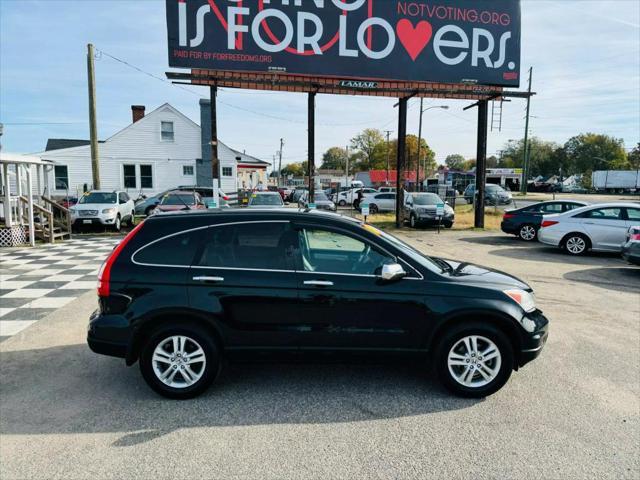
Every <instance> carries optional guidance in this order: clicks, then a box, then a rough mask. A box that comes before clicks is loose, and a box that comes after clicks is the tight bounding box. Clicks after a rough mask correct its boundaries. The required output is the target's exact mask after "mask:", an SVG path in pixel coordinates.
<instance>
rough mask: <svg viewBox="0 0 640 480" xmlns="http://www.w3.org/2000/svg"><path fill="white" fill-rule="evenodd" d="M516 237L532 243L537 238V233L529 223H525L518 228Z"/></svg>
mask: <svg viewBox="0 0 640 480" xmlns="http://www.w3.org/2000/svg"><path fill="white" fill-rule="evenodd" d="M518 236H519V237H520V238H521V239H522V240H524V241H525V242H533V241H534V240H535V239H536V237H537V236H538V231H537V230H536V228H535V227H534V226H533V225H531V224H530V223H526V224H524V225H522V226H521V227H520V230H519V231H518Z"/></svg>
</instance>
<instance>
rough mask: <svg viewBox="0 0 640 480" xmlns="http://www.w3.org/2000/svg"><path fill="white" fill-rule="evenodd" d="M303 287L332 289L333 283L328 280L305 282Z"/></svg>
mask: <svg viewBox="0 0 640 480" xmlns="http://www.w3.org/2000/svg"><path fill="white" fill-rule="evenodd" d="M304 284H305V285H315V286H316V287H332V286H333V282H329V281H328V280H305V282H304Z"/></svg>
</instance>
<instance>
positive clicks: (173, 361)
mask: <svg viewBox="0 0 640 480" xmlns="http://www.w3.org/2000/svg"><path fill="white" fill-rule="evenodd" d="M151 362H152V366H153V372H154V373H155V375H156V377H157V378H158V380H160V381H161V382H162V383H164V384H165V385H167V386H169V387H172V388H186V387H189V386H191V385H193V384H195V383H197V382H198V381H199V380H200V379H201V378H202V376H203V375H204V372H205V367H206V365H207V359H206V355H205V353H204V350H203V349H202V347H201V346H200V344H199V343H198V342H196V341H195V340H194V339H192V338H190V337H187V336H184V335H173V336H171V337H168V338H166V339H164V340H162V341H161V342H160V343H159V344H158V345H157V346H156V348H155V350H154V351H153V356H152V358H151Z"/></svg>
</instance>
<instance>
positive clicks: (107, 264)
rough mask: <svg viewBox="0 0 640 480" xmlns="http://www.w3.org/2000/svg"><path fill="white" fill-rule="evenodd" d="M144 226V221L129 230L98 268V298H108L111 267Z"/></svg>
mask: <svg viewBox="0 0 640 480" xmlns="http://www.w3.org/2000/svg"><path fill="white" fill-rule="evenodd" d="M142 225H144V221H143V222H141V223H139V224H138V225H136V227H135V228H134V229H133V230H131V231H130V232H129V233H128V234H127V235H126V237H124V238H123V239H122V241H121V242H120V243H119V244H118V245H116V248H114V249H113V251H112V252H111V254H110V255H109V256H108V257H107V259H106V260H105V261H104V263H103V264H102V266H101V267H100V271H99V272H98V296H99V297H108V296H109V291H110V287H109V281H110V280H111V267H112V266H113V264H114V263H115V261H116V258H118V255H120V252H121V251H122V250H123V249H124V247H125V246H126V245H127V243H129V241H130V240H131V239H132V238H133V237H134V236H135V234H136V233H138V232H139V231H140V229H141V228H142Z"/></svg>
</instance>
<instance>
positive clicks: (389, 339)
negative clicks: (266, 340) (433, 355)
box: [296, 224, 429, 349]
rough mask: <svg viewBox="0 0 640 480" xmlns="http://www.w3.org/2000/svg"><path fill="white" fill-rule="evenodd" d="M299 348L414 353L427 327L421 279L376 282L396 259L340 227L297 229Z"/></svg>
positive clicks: (302, 226) (413, 273)
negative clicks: (403, 350)
mask: <svg viewBox="0 0 640 480" xmlns="http://www.w3.org/2000/svg"><path fill="white" fill-rule="evenodd" d="M296 229H297V230H298V240H299V249H298V251H297V252H298V255H299V256H298V267H297V270H298V273H299V274H298V278H299V283H298V286H299V291H300V312H299V314H298V318H299V321H300V323H301V325H303V326H304V328H303V331H304V333H303V334H302V337H301V340H302V343H301V346H302V347H303V348H326V349H340V348H350V349H352V348H361V349H398V348H400V349H403V348H408V349H411V348H418V347H419V346H420V341H421V339H423V338H424V334H425V332H426V331H427V328H428V322H427V319H428V316H429V312H428V311H427V309H426V307H425V298H426V294H425V292H424V291H423V288H424V286H423V284H422V281H421V278H422V277H421V275H420V274H418V273H417V272H416V271H415V270H412V269H411V268H410V267H409V265H408V264H406V263H403V265H404V266H405V270H406V271H407V272H408V274H409V275H408V277H406V278H404V279H402V280H397V281H395V282H385V281H382V280H381V278H380V272H381V269H382V266H383V265H384V264H391V263H397V262H398V261H400V260H398V259H397V258H396V257H394V256H393V255H392V254H390V253H388V252H387V251H385V250H384V249H382V248H380V247H379V246H377V245H375V244H373V243H372V242H370V241H369V240H368V239H366V238H364V237H363V236H359V235H357V234H354V233H353V232H349V231H346V230H343V229H341V228H337V227H335V228H333V227H325V226H317V225H305V224H297V225H296Z"/></svg>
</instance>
